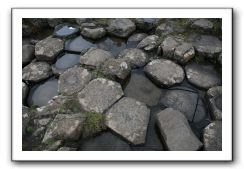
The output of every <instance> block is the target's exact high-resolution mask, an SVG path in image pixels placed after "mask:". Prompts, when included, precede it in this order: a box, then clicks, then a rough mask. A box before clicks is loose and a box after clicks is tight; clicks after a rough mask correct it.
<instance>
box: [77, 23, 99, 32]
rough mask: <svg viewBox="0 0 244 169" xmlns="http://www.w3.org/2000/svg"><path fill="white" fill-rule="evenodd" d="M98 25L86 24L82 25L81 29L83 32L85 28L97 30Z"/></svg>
mask: <svg viewBox="0 0 244 169" xmlns="http://www.w3.org/2000/svg"><path fill="white" fill-rule="evenodd" d="M96 27H97V25H96V24H95V23H92V22H84V23H82V24H80V29H81V30H82V29H83V28H96Z"/></svg>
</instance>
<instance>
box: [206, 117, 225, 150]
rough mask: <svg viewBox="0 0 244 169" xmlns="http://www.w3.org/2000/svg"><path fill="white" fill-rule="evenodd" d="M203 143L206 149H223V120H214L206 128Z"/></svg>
mask: <svg viewBox="0 0 244 169" xmlns="http://www.w3.org/2000/svg"><path fill="white" fill-rule="evenodd" d="M203 144H204V150H206V151H222V122H221V121H214V122H213V123H210V124H209V125H208V126H207V127H206V128H205V129H204V134H203Z"/></svg>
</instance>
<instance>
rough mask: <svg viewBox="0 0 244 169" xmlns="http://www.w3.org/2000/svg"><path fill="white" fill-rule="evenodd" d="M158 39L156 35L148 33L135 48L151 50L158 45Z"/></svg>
mask: <svg viewBox="0 0 244 169" xmlns="http://www.w3.org/2000/svg"><path fill="white" fill-rule="evenodd" d="M158 39H159V37H158V36H157V35H149V36H147V37H146V38H144V39H143V40H142V41H141V42H140V43H139V44H138V45H137V48H139V49H144V50H145V51H151V50H153V49H155V48H156V47H157V46H158Z"/></svg>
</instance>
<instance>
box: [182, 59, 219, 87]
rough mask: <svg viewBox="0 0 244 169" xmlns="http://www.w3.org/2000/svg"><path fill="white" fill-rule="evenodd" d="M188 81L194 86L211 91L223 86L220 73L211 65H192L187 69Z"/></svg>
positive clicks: (187, 66)
mask: <svg viewBox="0 0 244 169" xmlns="http://www.w3.org/2000/svg"><path fill="white" fill-rule="evenodd" d="M185 71H186V77H187V80H188V81H189V82H190V83H192V84H193V85H195V86H197V87H199V88H204V89H209V88H211V87H213V86H218V85H221V78H220V75H219V73H218V72H217V71H216V70H215V69H214V67H213V66H211V65H202V64H197V63H191V64H189V65H186V67H185Z"/></svg>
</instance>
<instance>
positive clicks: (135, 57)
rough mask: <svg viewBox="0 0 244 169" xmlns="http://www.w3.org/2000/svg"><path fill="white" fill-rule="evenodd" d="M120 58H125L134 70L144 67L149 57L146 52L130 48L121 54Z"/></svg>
mask: <svg viewBox="0 0 244 169" xmlns="http://www.w3.org/2000/svg"><path fill="white" fill-rule="evenodd" d="M119 58H123V59H124V60H126V61H127V62H128V63H130V65H131V67H132V68H136V67H142V66H144V65H145V64H146V63H147V61H148V56H147V54H146V53H145V52H143V51H142V50H140V49H137V48H129V49H125V50H123V51H121V52H120V53H119Z"/></svg>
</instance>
